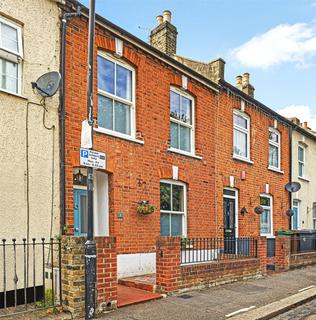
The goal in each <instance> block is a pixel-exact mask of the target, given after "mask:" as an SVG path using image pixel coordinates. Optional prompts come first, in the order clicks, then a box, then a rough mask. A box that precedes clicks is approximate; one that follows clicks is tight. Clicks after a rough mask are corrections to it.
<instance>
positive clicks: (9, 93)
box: [0, 89, 27, 100]
mask: <svg viewBox="0 0 316 320" xmlns="http://www.w3.org/2000/svg"><path fill="white" fill-rule="evenodd" d="M0 93H6V94H8V95H10V96H14V97H17V98H21V99H23V100H27V97H24V96H22V95H20V94H18V93H15V92H11V91H7V90H4V89H0Z"/></svg>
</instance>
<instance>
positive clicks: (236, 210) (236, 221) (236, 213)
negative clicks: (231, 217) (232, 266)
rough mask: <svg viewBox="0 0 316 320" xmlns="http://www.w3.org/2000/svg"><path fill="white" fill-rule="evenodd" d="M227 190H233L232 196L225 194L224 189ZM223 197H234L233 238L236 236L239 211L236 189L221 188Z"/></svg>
mask: <svg viewBox="0 0 316 320" xmlns="http://www.w3.org/2000/svg"><path fill="white" fill-rule="evenodd" d="M225 190H227V191H233V192H235V195H233V196H230V195H227V194H224V191H225ZM223 198H226V199H234V200H235V238H238V230H239V229H238V212H239V209H238V189H235V188H228V187H227V188H224V190H223Z"/></svg>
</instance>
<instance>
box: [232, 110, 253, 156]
mask: <svg viewBox="0 0 316 320" xmlns="http://www.w3.org/2000/svg"><path fill="white" fill-rule="evenodd" d="M249 128H250V120H249V117H248V116H246V115H245V114H243V113H240V112H238V111H234V157H236V158H239V159H244V160H250V133H249V131H250V130H249Z"/></svg>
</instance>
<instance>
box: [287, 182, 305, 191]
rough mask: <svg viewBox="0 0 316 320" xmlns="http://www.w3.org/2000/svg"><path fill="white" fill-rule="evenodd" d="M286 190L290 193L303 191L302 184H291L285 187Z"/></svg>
mask: <svg viewBox="0 0 316 320" xmlns="http://www.w3.org/2000/svg"><path fill="white" fill-rule="evenodd" d="M285 189H286V190H287V191H288V192H296V191H298V190H300V189H301V184H300V183H299V182H289V183H287V184H286V185H285Z"/></svg>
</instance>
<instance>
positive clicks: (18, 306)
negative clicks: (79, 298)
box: [0, 238, 62, 318]
mask: <svg viewBox="0 0 316 320" xmlns="http://www.w3.org/2000/svg"><path fill="white" fill-rule="evenodd" d="M61 304H62V285H61V241H60V240H55V239H49V240H48V241H45V239H44V238H42V239H41V240H40V241H36V239H35V238H33V239H32V240H31V241H30V242H27V241H26V239H22V241H21V242H18V241H17V240H16V239H12V240H11V241H8V240H6V239H2V241H0V318H1V317H7V316H8V315H13V314H17V313H24V312H26V311H34V309H43V308H49V307H53V308H54V307H56V306H58V305H61Z"/></svg>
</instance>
